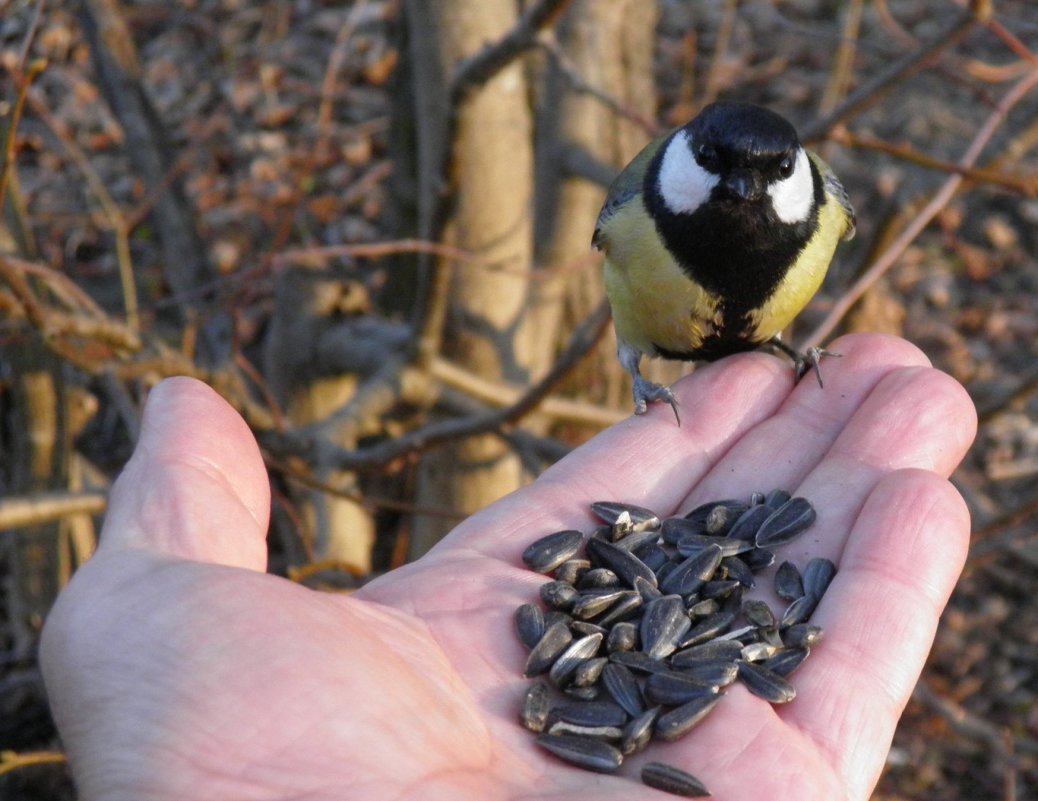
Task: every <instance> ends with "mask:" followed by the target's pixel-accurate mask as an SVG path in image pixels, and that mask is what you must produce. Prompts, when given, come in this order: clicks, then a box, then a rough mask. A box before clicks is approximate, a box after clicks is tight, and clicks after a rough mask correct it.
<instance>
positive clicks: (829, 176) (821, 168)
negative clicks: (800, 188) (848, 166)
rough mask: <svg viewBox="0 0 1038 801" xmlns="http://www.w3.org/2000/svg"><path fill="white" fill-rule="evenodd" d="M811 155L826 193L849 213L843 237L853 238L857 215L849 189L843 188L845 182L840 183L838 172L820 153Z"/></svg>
mask: <svg viewBox="0 0 1038 801" xmlns="http://www.w3.org/2000/svg"><path fill="white" fill-rule="evenodd" d="M809 155H810V156H811V160H812V161H813V162H814V163H815V166H816V167H818V172H819V173H821V175H822V184H823V185H824V186H825V193H826V194H827V195H829V196H830V197H831V198H833V199H834V200H835V201H836V202H837V203H839V204H840V205H841V206H842V207H843V210H844V212H846V214H847V230H846V231H844V234H843V238H844V239H847V240H850V239H853V238H854V230H855V225H856V222H857V217H856V215H855V213H854V206H852V205H851V199H850V198H849V197H847V191H846V190H845V189H844V188H843V184H841V183H840V179H839V178H837V177H836V173H834V172H833V171H832V168H831V167H830V166H829V165H828V164H826V163H825V162H824V161H823V160H822V159H821V158H820V157H819V156H818V154H816V153H809Z"/></svg>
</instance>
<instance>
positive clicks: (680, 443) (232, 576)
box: [42, 335, 975, 801]
mask: <svg viewBox="0 0 1038 801" xmlns="http://www.w3.org/2000/svg"><path fill="white" fill-rule="evenodd" d="M832 347H833V350H835V351H837V352H840V353H842V354H843V358H841V359H831V360H827V361H826V363H825V365H824V371H825V372H824V374H825V379H826V384H825V388H824V389H822V388H819V387H818V386H817V384H816V383H815V382H814V381H810V380H809V381H803V382H801V383H800V384H799V385H798V386H796V387H795V388H793V387H792V376H791V370H790V369H789V366H788V364H785V363H783V362H781V361H779V360H777V359H775V358H773V357H771V356H767V355H764V354H747V355H742V356H738V357H734V358H730V359H726V360H724V361H723V362H720V363H718V364H715V365H710V366H708V367H705V368H703V369H701V370H697V371H696V373H695V374H694V375H692V376H691V377H689V378H687V379H684V380H682V381H681V382H679V383H678V384H677V385H676V386H675V393H676V395H677V397H678V400H679V402H680V403H681V407H682V420H683V425H682V426H681V427H680V428H679V427H677V426H676V425H675V423H674V418H673V414H672V413H671V411H670V409H669V408H667V407H665V406H664V407H663V408H657V409H654V410H652V411H651V412H650V413H649V414H648V415H646V416H644V417H641V418H634V419H630V420H628V421H625V422H624V423H622V424H620V425H617V426H614V427H613V428H612V429H610V430H609V431H607V432H605V433H603V434H602V435H600V436H599V437H597V438H596V439H594V440H593V441H592V442H590V443H588V444H587V445H585V446H583V447H582V448H580V449H579V450H577V451H576V452H574V453H573V454H572V455H571V456H569V457H568V458H566V459H564V460H563V461H562V462H560V463H559V464H557V465H556V466H554V467H553V468H551V469H550V470H548V471H547V472H546V473H545V474H544V475H542V476H541V477H540V478H539V479H538V480H537V481H536V482H535V483H534V484H533V485H532V486H530V487H528V488H526V489H524V490H521V491H519V492H517V493H514V494H513V495H511V496H509V497H508V498H506V499H504V500H502V501H500V502H498V503H496V504H494V505H493V506H491V507H489V508H488V509H486V510H484V511H483V512H480V513H479V514H477V515H474V516H473V517H471V518H469V519H468V520H466V521H465V522H464V523H463V524H461V525H460V526H458V528H457V529H456V530H455V531H454V532H453V533H452V534H451V535H450V536H449V537H448V538H447V539H446V540H444V542H443V543H441V544H440V545H439V546H438V547H437V548H436V549H434V550H433V551H432V552H431V553H430V554H429V555H428V556H426V557H425V558H423V559H421V560H419V561H418V562H416V563H414V564H412V565H408V566H407V567H405V568H402V569H399V570H396V571H394V572H392V573H391V574H388V575H386V576H384V577H383V578H382V579H380V580H378V581H375V582H373V583H371V584H369V585H368V586H366V587H365V588H364V589H363V590H360V591H358V592H356V593H354V594H352V595H349V596H345V595H330V594H323V593H318V592H313V591H310V590H307V589H305V588H303V587H301V586H298V585H295V584H292V583H291V582H288V581H286V580H284V579H280V578H277V577H274V576H270V575H267V574H265V573H263V570H264V567H265V553H266V548H265V542H264V537H265V533H266V526H267V514H268V505H269V498H268V488H267V479H266V475H265V472H264V469H263V465H262V462H261V460H260V458H259V454H258V452H257V449H256V446H255V444H254V442H253V440H252V437H251V434H250V433H249V431H248V430H247V428H246V427H245V425H244V423H243V422H242V421H241V420H240V418H238V416H237V415H236V414H235V413H234V412H233V411H232V410H231V409H230V408H229V407H227V406H226V405H225V404H224V403H223V401H222V400H220V399H219V398H218V397H217V396H216V395H215V394H214V393H212V391H211V390H209V389H208V388H207V387H205V386H204V385H202V384H199V383H197V382H194V381H191V380H189V379H174V380H171V381H168V382H165V383H163V384H162V385H160V386H159V387H158V388H156V390H154V392H153V394H152V397H151V399H150V400H149V405H148V409H147V411H146V415H145V422H144V428H143V431H142V436H141V441H140V444H139V445H138V448H137V451H136V453H135V455H134V458H133V459H132V460H131V462H130V463H129V464H128V466H127V469H126V471H125V473H124V475H123V476H122V477H121V478H120V480H119V482H118V484H117V486H116V488H115V490H114V491H113V496H112V500H111V504H110V508H109V513H108V517H107V520H106V525H105V530H104V534H103V537H102V541H101V547H100V549H99V551H98V553H97V555H96V556H95V557H94V558H93V559H92V560H91V561H90V562H89V563H88V564H87V565H85V566H84V567H83V568H82V569H81V570H80V571H79V572H78V573H77V575H76V576H75V578H74V579H73V581H72V583H71V584H70V586H69V588H68V590H67V591H66V592H65V593H64V594H63V595H62V597H61V598H60V599H59V602H58V604H57V606H56V607H55V609H54V611H53V613H52V614H51V617H50V619H49V620H48V623H47V626H46V629H45V631H44V642H43V652H42V662H43V668H44V675H45V679H46V683H47V687H48V690H49V691H50V693H51V700H52V706H53V708H54V713H55V718H56V720H57V722H58V726H59V729H60V731H61V734H62V736H63V739H64V742H65V745H66V747H67V750H68V752H69V755H70V758H71V761H72V766H73V772H74V775H75V777H76V781H77V784H78V786H79V789H80V793H81V797H82V798H83V799H101V798H103V799H134V801H145V800H146V799H182V798H184V799H187V798H190V799H195V798H205V799H209V800H210V801H219V800H220V799H236V801H242V800H244V799H288V798H292V799H315V800H316V799H354V798H355V799H365V800H369V799H370V800H371V801H381V800H382V799H394V800H395V799H401V800H402V799H422V800H423V801H435V800H436V799H444V801H447V799H450V800H451V801H468V800H469V799H518V798H527V799H534V798H537V799H550V798H559V799H568V800H569V801H578V800H579V799H596V801H608V799H614V798H615V799H621V798H623V799H630V798H632V797H637V798H644V799H649V798H660V799H664V798H667V797H669V796H666V795H664V794H662V793H657V792H656V791H654V790H650V789H648V788H645V787H642V786H640V785H637V784H631V780H632V779H634V780H636V776H637V770H636V769H629V768H628V766H627V765H625V766H624V768H622V769H621V772H620V773H621V775H617V776H605V775H599V774H592V773H587V772H584V771H581V770H578V769H576V768H572V767H569V766H567V765H565V764H563V763H561V762H559V761H557V760H556V759H555V758H553V757H551V756H549V755H547V754H546V753H545V752H543V751H542V750H540V749H539V748H538V747H537V746H536V744H535V743H534V738H533V737H532V736H531V735H530V734H529V732H526V731H525V730H523V729H522V728H520V726H519V725H518V722H517V710H518V704H519V700H520V699H521V697H522V695H523V692H524V691H525V689H526V687H527V686H528V682H527V681H526V680H524V679H522V678H521V675H520V674H521V671H522V667H523V663H524V661H525V650H524V649H523V647H522V646H521V645H520V644H519V643H518V641H517V640H516V637H515V635H514V632H513V624H512V615H513V612H514V609H515V607H517V606H518V605H519V604H521V603H524V602H528V601H531V600H532V599H534V598H535V597H536V593H537V587H538V585H539V584H540V583H541V582H542V581H544V578H543V577H542V576H538V575H535V574H532V573H530V572H529V571H527V570H525V569H524V568H523V567H522V563H521V561H520V559H519V554H520V553H521V552H522V550H523V549H524V548H525V547H526V545H528V544H529V543H530V542H531V541H533V540H534V539H536V538H538V537H540V536H543V535H544V534H547V533H550V532H552V531H555V530H558V529H562V528H580V529H584V530H588V529H590V527H591V526H592V525H593V521H592V519H591V517H590V513H589V511H588V506H589V504H590V503H591V502H592V501H596V500H617V501H625V502H629V503H636V504H639V505H642V506H648V507H650V508H652V509H654V510H656V511H657V512H658V513H660V514H674V513H678V512H683V511H687V510H688V509H690V508H692V507H693V506H695V505H697V504H699V503H702V502H704V501H708V500H713V499H720V498H726V497H744V496H748V495H749V494H750V493H751V492H752V491H755V490H761V491H768V490H770V489H774V488H783V489H787V490H790V491H793V492H795V493H796V494H799V495H803V496H805V497H807V498H808V499H810V500H811V502H812V503H813V504H814V505H815V507H816V508H817V510H818V520H817V522H816V523H815V525H814V526H813V527H812V528H811V530H810V531H809V532H808V533H807V534H806V535H804V536H803V537H801V538H800V539H799V540H797V541H795V542H794V543H793V544H791V545H789V546H787V547H786V548H785V549H784V550H783V551H782V558H788V559H791V560H793V561H794V562H797V563H798V564H801V565H802V564H803V563H804V562H806V560H807V559H808V558H810V557H812V556H826V557H828V558H830V559H832V560H833V561H835V562H836V563H837V564H838V565H839V573H838V574H837V577H836V579H835V581H834V582H833V585H832V586H831V587H830V589H829V592H828V593H827V594H826V596H825V598H824V599H823V601H822V603H821V605H820V606H819V608H818V610H817V612H816V613H815V616H814V618H813V622H818V623H820V624H821V625H822V626H824V627H825V629H826V639H825V642H824V643H822V645H821V646H819V647H818V648H817V649H816V650H815V652H814V653H813V654H812V657H811V659H810V660H808V662H807V663H805V665H804V666H803V667H802V668H801V669H800V670H799V671H798V672H797V673H796V674H795V676H794V677H793V683H794V684H795V686H796V688H797V691H798V696H797V699H796V700H795V701H794V702H792V703H790V704H788V705H785V706H783V707H780V708H773V707H771V706H770V705H768V704H767V703H765V702H764V701H761V700H760V699H758V698H755V697H753V696H751V695H750V694H749V693H748V692H746V691H745V689H744V688H742V687H741V686H739V685H734V686H733V687H731V688H730V689H729V690H728V692H727V697H726V698H725V699H724V700H723V701H722V703H721V704H720V705H719V706H718V708H717V709H716V710H715V711H714V712H713V713H712V714H711V715H710V716H709V717H708V718H707V719H706V720H705V721H704V722H703V723H702V724H701V725H700V726H698V727H697V728H696V729H695V730H694V731H693V732H692V733H691V734H689V735H688V736H687V737H685V738H684V739H683V740H680V741H678V742H675V743H662V742H657V743H654V744H653V745H652V746H651V747H650V751H649V752H648V754H642V755H639V756H638V757H632V758H631V759H630V762H631V763H632V765H633V766H634V768H637V766H638V765H639V764H640V763H641V762H642V761H644V760H645V759H659V760H662V761H666V762H669V763H671V764H674V765H677V766H680V767H683V768H685V769H686V770H690V771H691V772H693V773H695V774H696V775H697V776H698V777H699V778H700V779H702V780H703V781H704V783H705V784H706V785H707V786H708V787H709V788H710V789H711V791H712V792H713V794H714V796H715V797H717V798H721V799H727V800H728V801H737V799H750V798H753V799H759V798H768V799H776V800H779V799H798V801H809V800H810V799H830V800H831V799H836V798H849V799H866V798H867V797H868V796H869V794H870V792H871V790H872V788H873V786H874V784H875V782H876V780H877V777H878V775H879V771H880V770H881V768H882V765H883V760H884V757H885V755H886V752H887V749H888V747H889V743H890V738H891V736H892V733H893V730H894V726H895V724H896V722H897V719H898V717H899V715H900V713H901V710H902V709H903V707H904V704H905V703H906V701H907V699H908V696H909V693H910V692H911V689H912V686H913V685H914V683H915V680H916V678H917V676H918V674H919V671H920V670H921V668H922V665H923V661H924V659H925V657H926V654H927V652H928V650H929V647H930V644H931V642H932V639H933V635H934V631H935V628H936V625H937V620H938V617H939V615H940V612H941V610H942V608H943V606H944V604H945V602H946V600H947V597H948V594H949V593H950V591H951V588H952V586H953V584H954V581H955V579H956V577H957V576H958V573H959V571H960V570H961V567H962V563H963V559H964V556H965V548H966V543H967V539H968V532H969V521H968V515H967V512H966V509H965V507H964V504H963V502H962V500H961V498H960V497H959V496H958V494H957V493H956V492H955V490H954V489H953V488H952V486H951V485H950V484H949V483H948V482H947V481H946V480H945V477H946V476H947V475H948V474H949V473H950V472H951V470H952V469H953V468H954V467H955V465H956V464H957V463H958V462H959V460H960V459H961V458H962V456H963V454H964V453H965V451H966V449H967V448H968V447H969V445H970V443H971V442H972V439H973V434H974V430H975V419H974V412H973V408H972V405H971V404H970V402H969V400H968V398H967V397H966V395H965V393H964V392H963V390H962V389H961V387H959V386H958V385H957V384H955V383H954V382H953V381H951V380H950V379H949V378H947V377H946V376H944V375H942V374H941V373H939V372H937V371H935V370H933V369H931V368H930V367H929V366H928V364H927V362H926V359H925V357H923V356H922V354H920V353H919V352H918V351H917V350H915V349H914V348H912V347H911V346H909V345H908V344H907V343H905V342H903V341H900V340H897V339H892V338H886V337H878V336H869V335H857V336H852V337H847V338H844V339H842V340H840V341H838V342H837V343H834V345H833V346H832ZM764 583H767V582H764Z"/></svg>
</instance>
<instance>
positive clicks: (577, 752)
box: [537, 734, 624, 773]
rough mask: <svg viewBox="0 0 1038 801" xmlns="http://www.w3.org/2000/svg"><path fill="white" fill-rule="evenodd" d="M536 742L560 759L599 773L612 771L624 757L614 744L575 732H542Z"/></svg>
mask: <svg viewBox="0 0 1038 801" xmlns="http://www.w3.org/2000/svg"><path fill="white" fill-rule="evenodd" d="M537 744H538V745H540V746H541V747H542V748H544V749H546V750H548V751H551V753H553V754H555V756H557V757H559V758H560V759H564V760H566V761H567V762H569V763H571V764H573V765H577V766H578V767H581V768H586V769H587V770H594V771H598V772H599V773H612V772H613V771H615V770H616V769H617V768H619V767H620V764H621V763H622V762H623V759H624V758H623V754H621V753H620V749H618V748H617V747H616V746H613V745H610V744H609V743H606V742H603V741H602V740H596V739H593V738H591V737H581V736H579V735H575V734H542V735H540V736H539V737H538V738H537Z"/></svg>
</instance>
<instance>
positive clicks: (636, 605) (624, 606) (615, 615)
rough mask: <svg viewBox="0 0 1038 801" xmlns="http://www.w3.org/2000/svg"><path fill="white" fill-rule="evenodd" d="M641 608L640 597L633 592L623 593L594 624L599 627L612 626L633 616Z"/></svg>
mask: <svg viewBox="0 0 1038 801" xmlns="http://www.w3.org/2000/svg"><path fill="white" fill-rule="evenodd" d="M641 608H642V597H641V595H639V594H638V593H637V592H635V591H634V590H629V591H627V592H624V594H623V596H622V597H621V598H620V600H618V601H617V602H616V603H614V604H613V605H612V606H611V607H610V608H609V610H608V611H607V612H606V613H605V614H604V615H602V616H601V617H600V618H599V619H598V620H597V621H595V622H596V623H598V625H600V626H605V627H608V626H612V625H614V624H615V623H617V622H618V621H621V620H626V619H627V618H629V617H632V616H634V615H635V614H636V613H637V612H638V610H639V609H641Z"/></svg>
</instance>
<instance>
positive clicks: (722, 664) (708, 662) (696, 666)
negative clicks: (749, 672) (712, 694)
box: [670, 652, 741, 687]
mask: <svg viewBox="0 0 1038 801" xmlns="http://www.w3.org/2000/svg"><path fill="white" fill-rule="evenodd" d="M740 653H741V652H740ZM736 656H738V654H737V655H736ZM670 664H671V667H675V668H680V669H681V673H682V674H683V675H688V676H690V677H692V678H693V679H696V681H701V682H704V683H705V684H708V685H710V686H711V687H727V686H728V685H729V684H731V683H732V682H733V681H735V679H736V677H737V676H738V675H739V666H738V665H737V664H736V663H735V659H734V658H732V659H690V660H686V661H685V662H684V664H675V662H674V660H673V658H672V659H671V660H670Z"/></svg>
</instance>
